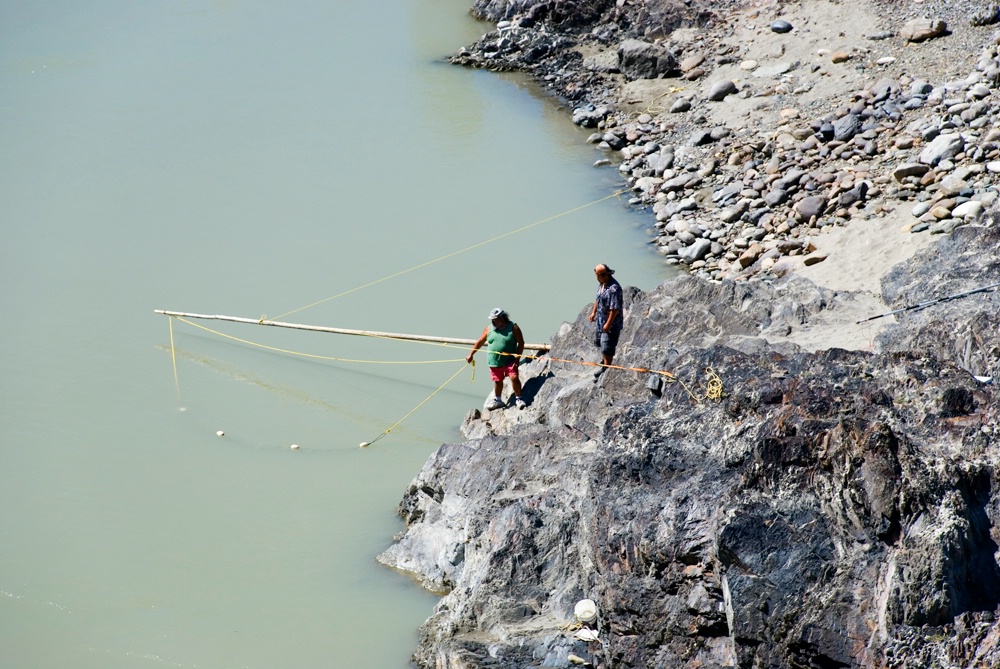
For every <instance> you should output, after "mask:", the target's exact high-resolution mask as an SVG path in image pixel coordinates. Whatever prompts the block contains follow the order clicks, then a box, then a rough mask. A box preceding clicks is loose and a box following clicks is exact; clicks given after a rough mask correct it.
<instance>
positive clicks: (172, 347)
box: [167, 316, 181, 393]
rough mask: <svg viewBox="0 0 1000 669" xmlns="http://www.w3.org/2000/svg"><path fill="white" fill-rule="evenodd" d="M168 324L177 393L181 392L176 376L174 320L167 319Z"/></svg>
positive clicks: (178, 378)
mask: <svg viewBox="0 0 1000 669" xmlns="http://www.w3.org/2000/svg"><path fill="white" fill-rule="evenodd" d="M167 320H168V321H169V322H170V360H171V361H172V362H173V363H174V388H175V389H176V390H177V392H178V393H179V392H180V391H181V381H180V377H178V376H177V353H176V352H175V349H174V318H173V316H171V317H170V318H168V319H167Z"/></svg>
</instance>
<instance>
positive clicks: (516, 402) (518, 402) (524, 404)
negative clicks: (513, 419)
mask: <svg viewBox="0 0 1000 669" xmlns="http://www.w3.org/2000/svg"><path fill="white" fill-rule="evenodd" d="M514 406H516V407H517V408H518V409H524V408H526V407H527V406H528V403H527V402H525V401H524V400H522V399H521V398H520V397H518V398H517V399H516V400H514Z"/></svg>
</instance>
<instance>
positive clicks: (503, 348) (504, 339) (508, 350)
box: [465, 307, 528, 409]
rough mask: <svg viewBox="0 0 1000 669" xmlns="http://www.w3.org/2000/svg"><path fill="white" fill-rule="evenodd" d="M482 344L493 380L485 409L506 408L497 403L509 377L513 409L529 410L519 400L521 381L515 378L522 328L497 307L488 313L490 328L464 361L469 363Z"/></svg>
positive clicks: (501, 401) (501, 402)
mask: <svg viewBox="0 0 1000 669" xmlns="http://www.w3.org/2000/svg"><path fill="white" fill-rule="evenodd" d="M483 344H486V351H487V359H486V363H487V364H488V365H489V366H490V378H491V379H493V396H492V397H490V398H488V399H487V400H486V405H485V407H484V408H486V409H501V408H503V407H504V406H505V405H504V403H503V400H502V399H500V395H501V393H503V380H504V377H510V386H511V388H513V390H514V405H515V406H516V407H517V408H518V409H523V408H524V407H526V406H528V404H527V402H525V401H524V400H523V399H521V379H520V377H519V376H518V374H517V364H518V361H519V360H520V359H521V354H522V353H523V352H524V335H522V334H521V328H519V327H518V326H517V323H514V322H513V321H511V320H510V317H509V316H508V315H507V312H506V311H504V310H503V309H501V308H499V307H497V308H496V309H494V310H493V311H491V312H490V324H489V325H487V326H486V328H485V329H483V334H482V335H481V336H480V337H479V339H478V340H477V341H476V343H475V345H474V346H473V347H472V351H471V352H470V353H469V355H468V357H467V358H466V359H465V361H466V362H469V363H471V362H472V356H474V355H475V354H476V351H478V350H479V349H480V348H481V347H482V346H483Z"/></svg>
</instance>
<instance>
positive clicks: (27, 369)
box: [0, 0, 668, 669]
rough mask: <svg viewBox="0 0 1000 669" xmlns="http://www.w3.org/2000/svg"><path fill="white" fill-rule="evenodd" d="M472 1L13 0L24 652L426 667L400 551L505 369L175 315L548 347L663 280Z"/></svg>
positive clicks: (5, 346)
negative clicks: (400, 509) (454, 443)
mask: <svg viewBox="0 0 1000 669" xmlns="http://www.w3.org/2000/svg"><path fill="white" fill-rule="evenodd" d="M468 7H469V2H468V0H387V2H383V3H381V4H380V5H379V7H378V8H377V10H376V9H374V8H369V7H368V6H367V5H365V4H364V3H353V2H326V1H322V2H320V1H316V2H289V3H269V2H252V1H241V0H215V1H207V0H202V1H198V0H176V1H172V2H155V1H151V0H143V1H137V2H128V3H122V2H109V1H106V0H95V1H93V2H86V3H80V2H57V1H49V0H39V1H38V2H31V3H27V2H25V3H9V2H8V3H3V4H2V5H0V142H2V146H3V148H4V150H3V153H2V155H0V200H2V202H3V206H2V208H0V221H2V230H3V244H2V245H0V254H2V255H0V259H2V262H0V286H2V290H0V306H2V313H3V314H4V316H5V323H4V325H3V327H2V328H0V379H2V380H0V392H2V395H0V666H3V667H19V668H30V667H39V668H50V667H73V668H74V669H86V668H89V667H93V668H95V669H96V668H101V669H108V668H116V667H121V668H125V669H141V668H146V667H163V666H168V667H209V668H220V669H221V668H231V667H234V668H235V667H247V668H252V669H257V668H260V669H264V668H273V667H298V668H311V667H378V668H389V669H393V668H402V667H406V666H407V664H408V658H409V654H410V652H411V651H412V649H413V646H414V643H415V639H416V635H415V629H416V628H417V627H418V626H419V624H420V623H421V622H422V621H423V620H424V619H425V618H426V617H427V616H428V615H429V614H430V612H431V610H432V608H433V605H434V603H435V601H436V599H435V597H434V596H432V595H431V594H429V593H426V592H424V591H422V590H421V589H420V588H419V587H417V586H416V585H415V584H413V583H412V582H411V581H410V580H409V579H408V578H407V577H405V576H404V575H401V574H397V573H394V572H391V571H389V570H387V569H385V568H382V567H380V566H378V565H377V564H376V563H375V561H374V557H375V555H377V554H378V553H379V552H380V551H381V550H383V549H384V548H385V547H386V546H387V545H388V544H389V543H390V542H391V540H392V537H393V535H394V534H395V533H396V532H398V531H399V530H400V529H401V523H400V521H399V520H398V519H397V517H396V515H395V506H396V503H397V502H398V500H399V499H400V497H401V495H402V493H403V491H404V490H405V488H406V485H407V484H408V483H409V481H410V480H411V478H412V477H413V476H414V475H415V474H416V473H417V472H418V471H419V469H420V467H421V465H422V463H423V462H424V460H425V459H426V458H427V456H428V455H429V454H430V453H431V452H432V451H433V450H434V448H435V447H436V446H437V445H438V444H440V443H442V442H446V441H451V440H455V439H458V438H459V433H458V425H459V423H460V422H461V419H462V417H463V415H464V414H465V413H466V412H467V411H468V410H469V409H471V408H475V407H478V406H480V405H481V404H482V401H483V399H484V398H485V396H486V394H487V392H488V391H489V388H490V386H491V384H490V382H489V379H488V374H487V372H486V368H485V365H481V366H480V368H479V371H478V373H477V374H476V375H475V378H474V380H473V379H472V377H471V374H470V371H471V370H470V369H469V368H464V369H463V363H462V362H461V359H462V358H463V357H464V355H465V352H464V351H462V350H457V349H453V348H444V347H440V346H427V345H421V344H404V343H398V342H392V341H384V340H372V339H364V338H354V337H343V336H337V335H329V334H318V333H309V332H301V331H291V330H276V329H274V328H258V327H256V326H252V325H235V324H225V323H219V322H215V321H202V322H199V323H200V324H201V325H203V326H205V327H208V328H210V329H211V331H209V330H203V329H200V328H198V327H196V326H194V325H192V324H191V323H194V322H196V321H191V323H187V322H182V321H179V320H176V319H168V318H166V317H164V316H161V315H157V314H155V313H154V309H168V310H180V311H190V312H195V313H209V314H229V315H234V316H243V317H250V318H259V317H261V316H262V315H265V314H266V315H267V317H268V318H278V317H281V320H286V321H294V322H300V323H310V324H316V325H327V326H334V327H343V328H357V329H371V330H384V331H392V332H406V333H419V334H434V335H442V336H449V337H468V338H474V337H476V336H478V334H479V332H480V331H481V330H482V328H483V326H484V325H485V324H486V315H487V313H488V312H489V310H490V309H491V308H492V307H494V306H503V307H505V308H506V309H508V310H509V311H510V313H511V315H512V317H513V319H514V320H515V321H517V322H519V323H520V324H521V326H522V329H523V330H524V332H525V336H526V338H527V339H528V340H529V341H538V342H545V341H547V340H548V339H549V337H550V336H551V335H552V334H553V333H554V332H555V330H556V329H557V328H558V326H559V324H560V323H561V322H563V321H567V320H573V319H574V318H575V317H576V315H577V314H578V313H579V311H580V310H581V309H582V308H583V307H584V306H585V305H587V304H588V303H589V302H590V301H591V300H592V299H593V290H594V287H595V286H594V279H593V274H592V267H593V266H594V265H595V264H596V263H598V262H607V263H609V264H611V265H612V266H613V267H616V268H617V269H618V270H619V273H618V277H619V278H620V279H621V280H622V282H623V283H625V284H632V285H636V286H639V287H640V288H651V287H653V286H654V285H656V284H657V283H658V282H659V281H661V280H662V279H663V278H665V277H666V274H667V271H668V270H667V269H666V268H665V267H664V266H663V265H662V263H661V261H660V260H659V259H658V258H657V256H656V255H655V254H654V253H652V252H651V251H650V247H649V246H648V245H647V241H648V233H647V231H646V230H645V226H646V221H645V219H644V218H643V217H642V216H637V215H635V214H634V213H631V212H629V211H628V210H627V208H626V207H625V206H623V204H622V203H621V202H619V201H618V200H616V199H614V198H611V199H603V198H605V196H606V195H608V194H609V193H611V192H612V191H613V190H614V188H615V187H616V186H617V185H618V181H617V180H616V178H615V177H616V173H615V172H614V170H613V168H611V169H608V168H605V169H604V170H598V169H594V168H592V167H590V164H591V163H592V162H593V161H594V160H595V159H596V158H597V157H599V156H598V155H595V152H594V149H593V148H592V147H591V146H589V145H587V144H586V143H585V141H584V140H585V138H586V135H587V132H586V131H584V130H581V129H579V128H576V127H574V126H573V125H572V124H571V123H570V122H569V117H568V114H567V113H565V112H563V111H559V110H557V109H556V108H555V106H554V105H553V104H552V103H551V101H549V100H546V99H544V97H543V96H540V95H538V94H537V93H536V92H535V91H533V89H532V87H531V86H529V85H527V84H526V83H524V82H522V81H520V80H518V79H517V78H511V77H500V76H497V75H494V74H490V73H487V72H478V71H471V70H465V69H461V68H457V67H454V66H451V65H448V64H446V63H445V62H444V61H443V57H444V56H445V55H447V54H448V53H451V52H453V51H454V50H456V49H457V48H458V47H459V46H461V45H463V44H466V43H469V42H471V41H472V40H473V39H474V38H475V37H477V36H478V35H479V34H481V33H482V32H483V31H484V30H485V29H486V28H487V26H484V25H482V24H478V23H476V22H475V21H473V20H472V19H471V18H469V17H468V15H467V12H468ZM581 207H582V208H581ZM522 228H524V229H523V230H522ZM517 230H521V231H520V232H515V231H517ZM509 233H512V234H509ZM489 240H492V241H489ZM485 242H489V243H485ZM414 268H415V269H414ZM407 270H410V271H407ZM265 347H267V348H265ZM295 354H307V355H295ZM310 356H311V357H310ZM480 357H482V356H480ZM347 360H363V361H368V362H348V361H347ZM426 361H444V362H426ZM417 362H420V363H421V364H409V363H417ZM480 362H481V363H484V362H485V360H481V361H480ZM389 363H393V364H389ZM460 369H461V370H462V371H461V373H460V374H459V376H457V377H455V379H454V380H453V381H451V382H450V383H448V384H446V385H445V386H444V388H443V389H442V390H441V391H440V392H436V393H435V391H436V389H438V388H439V387H440V386H441V385H442V384H444V382H445V381H446V380H447V379H449V378H450V377H451V376H452V375H454V374H455V373H456V372H459V370H460ZM428 397H430V398H431V399H430V400H429V401H428V402H427V403H426V404H424V405H423V406H421V407H420V408H419V409H417V410H416V411H414V412H413V413H412V414H410V415H409V416H408V417H407V418H406V420H405V421H403V422H402V423H401V424H399V425H398V426H397V427H395V428H394V429H392V431H391V432H389V434H388V435H386V436H385V437H384V438H382V439H380V440H379V441H378V442H377V443H375V444H374V445H373V446H371V447H370V448H366V449H360V448H359V447H358V445H359V443H360V442H362V441H371V440H372V439H374V438H375V437H377V436H379V435H380V434H382V433H383V432H384V430H386V429H387V428H389V427H390V426H392V425H393V424H394V423H396V421H398V420H399V419H401V418H403V417H404V416H407V414H409V412H411V411H412V410H413V409H414V408H415V407H417V406H418V405H419V404H420V402H422V401H423V400H424V399H426V398H428ZM219 432H222V433H224V434H223V435H222V436H219V435H218V433H219ZM293 444H295V445H297V446H299V448H298V449H292V448H291V446H292V445H293Z"/></svg>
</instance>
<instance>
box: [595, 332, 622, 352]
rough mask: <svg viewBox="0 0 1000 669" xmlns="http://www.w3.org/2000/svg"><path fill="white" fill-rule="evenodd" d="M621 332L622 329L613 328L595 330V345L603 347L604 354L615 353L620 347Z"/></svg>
mask: <svg viewBox="0 0 1000 669" xmlns="http://www.w3.org/2000/svg"><path fill="white" fill-rule="evenodd" d="M621 333H622V331H621V330H612V331H611V332H603V331H602V330H595V331H594V345H596V346H597V348H599V349H601V353H602V354H603V355H614V354H615V351H616V350H617V349H618V335H620V334H621Z"/></svg>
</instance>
